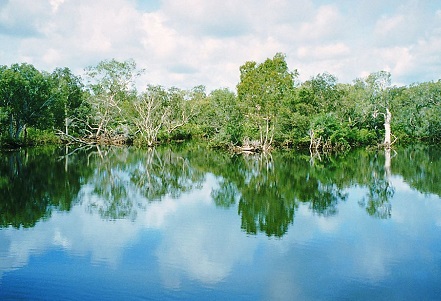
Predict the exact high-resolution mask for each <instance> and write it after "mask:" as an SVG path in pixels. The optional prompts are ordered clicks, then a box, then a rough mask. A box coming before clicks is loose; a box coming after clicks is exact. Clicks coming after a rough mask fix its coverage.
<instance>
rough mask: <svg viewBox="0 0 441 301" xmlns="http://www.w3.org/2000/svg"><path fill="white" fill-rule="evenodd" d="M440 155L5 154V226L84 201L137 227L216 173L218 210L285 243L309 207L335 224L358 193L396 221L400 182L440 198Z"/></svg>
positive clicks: (371, 210) (0, 190) (371, 209)
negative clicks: (144, 215) (151, 211)
mask: <svg viewBox="0 0 441 301" xmlns="http://www.w3.org/2000/svg"><path fill="white" fill-rule="evenodd" d="M424 154H427V155H424ZM439 154H440V151H439V149H433V148H422V147H421V146H419V147H415V148H411V149H404V150H400V152H399V153H398V152H393V153H392V154H391V153H390V151H389V152H388V151H374V152H366V151H362V150H359V151H353V152H350V153H346V154H340V155H337V156H326V157H321V158H318V159H317V158H316V159H315V161H314V164H311V162H310V157H309V156H302V155H296V154H293V153H276V154H273V155H272V156H271V155H264V154H258V155H252V156H238V155H233V156H231V155H230V154H227V153H217V152H214V151H207V150H206V149H204V148H202V147H193V148H191V147H187V148H182V149H179V150H172V149H170V148H164V149H148V150H139V149H131V148H100V147H98V146H93V147H89V148H88V149H80V150H78V149H68V148H66V149H55V148H38V149H26V150H22V151H19V152H8V153H4V154H2V156H1V161H0V163H1V164H0V170H1V176H0V194H1V195H2V196H3V198H2V200H1V202H0V209H1V211H0V214H1V220H0V221H1V225H0V226H2V227H6V226H8V225H12V226H14V227H17V228H19V227H21V226H23V227H32V226H34V225H35V224H36V222H37V221H38V220H40V219H46V218H49V217H50V215H51V211H52V210H54V209H56V210H66V211H69V210H70V209H71V208H72V206H74V204H77V203H81V204H83V205H85V206H86V207H87V208H88V211H89V212H90V213H91V214H95V213H96V214H98V215H99V216H100V217H101V218H103V219H106V220H115V219H122V218H124V219H129V220H131V221H134V220H136V218H137V215H138V214H139V212H143V211H144V210H145V209H146V207H147V206H148V204H150V203H152V202H157V201H161V200H163V198H164V197H171V198H179V197H180V196H181V195H182V194H183V193H186V192H190V191H192V190H194V189H198V188H200V187H202V185H203V183H204V181H205V178H206V176H207V175H208V174H213V175H214V176H215V177H216V179H217V185H216V186H215V187H212V188H211V194H210V195H211V198H212V200H213V202H214V203H215V204H216V206H218V207H222V208H229V207H233V206H236V205H237V206H238V213H239V215H240V217H241V228H242V229H243V230H244V231H246V232H247V233H248V234H257V233H259V232H263V233H265V234H266V235H268V236H276V237H282V236H283V235H284V234H285V233H286V232H287V231H288V229H289V227H290V226H291V225H292V224H293V222H294V218H295V212H296V210H297V208H298V206H299V204H308V207H309V209H310V210H311V211H312V212H314V213H315V214H317V215H323V216H327V217H329V216H333V215H335V214H337V213H338V207H339V203H341V202H345V201H346V199H347V197H348V194H347V192H346V189H347V188H350V187H360V188H363V189H364V190H365V191H366V192H365V194H364V196H362V197H360V199H359V200H358V203H359V205H360V206H361V207H362V208H364V209H365V210H366V212H367V213H368V214H369V215H371V216H373V217H377V218H382V219H384V218H390V217H391V214H392V207H391V203H390V200H391V199H392V198H393V196H394V193H395V188H394V187H393V185H392V182H391V177H392V176H394V175H402V177H403V178H404V180H405V181H406V182H408V183H409V185H410V186H411V187H413V188H415V189H420V190H421V191H422V192H423V193H435V194H438V195H440V194H441V191H440V190H439V185H436V183H439V182H441V179H439V178H440V175H439V170H440V169H439V167H441V166H440V165H441V164H440V157H441V156H440V155H439ZM415 162H417V163H415Z"/></svg>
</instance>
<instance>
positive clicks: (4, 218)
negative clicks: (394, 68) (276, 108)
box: [0, 146, 441, 300]
mask: <svg viewBox="0 0 441 301" xmlns="http://www.w3.org/2000/svg"><path fill="white" fill-rule="evenodd" d="M440 155H441V150H440V149H439V148H438V149H437V148H428V147H422V146H417V147H412V148H407V149H398V150H397V151H396V152H394V151H392V152H390V153H388V152H384V151H372V152H366V151H362V150H359V151H352V152H349V153H347V154H340V155H338V156H323V155H322V156H313V157H312V158H311V157H310V156H309V154H308V155H299V154H295V153H274V154H273V155H271V156H264V155H256V156H232V155H230V154H226V153H222V152H216V151H208V150H207V149H205V148H203V147H201V146H199V147H197V146H193V147H182V148H174V149H170V148H160V149H157V150H155V151H151V150H150V151H148V150H138V149H132V148H96V147H90V148H83V149H74V148H66V149H65V148H60V149H58V148H35V149H28V150H21V151H20V152H4V153H2V154H1V155H0V300H17V299H20V300H97V299H99V300H440V299H441V285H440V284H441V235H440V234H441V198H440V195H441V179H440V176H441V159H440V158H441V156H440Z"/></svg>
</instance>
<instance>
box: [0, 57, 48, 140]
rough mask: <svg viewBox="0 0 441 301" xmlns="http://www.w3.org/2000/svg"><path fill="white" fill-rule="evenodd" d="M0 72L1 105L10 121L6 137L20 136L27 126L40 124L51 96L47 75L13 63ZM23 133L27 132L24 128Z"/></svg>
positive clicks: (46, 111) (31, 67) (43, 119)
mask: <svg viewBox="0 0 441 301" xmlns="http://www.w3.org/2000/svg"><path fill="white" fill-rule="evenodd" d="M2 69H3V70H2V72H1V73H0V76H1V77H0V106H1V107H2V115H3V117H4V116H5V115H6V116H7V117H6V118H7V119H8V124H9V137H10V138H12V139H16V140H17V139H19V138H20V135H21V134H22V132H23V131H25V129H26V127H27V126H36V127H42V124H43V122H44V121H46V119H45V117H47V113H48V107H49V105H50V104H51V102H53V101H54V98H53V97H52V95H51V93H50V92H51V82H50V80H49V75H48V74H46V73H41V72H39V71H38V70H37V69H35V67H34V66H32V65H30V64H26V63H23V64H20V65H19V64H13V65H11V67H10V68H7V69H6V68H5V67H3V68H2ZM25 133H26V131H25Z"/></svg>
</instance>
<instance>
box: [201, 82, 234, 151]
mask: <svg viewBox="0 0 441 301" xmlns="http://www.w3.org/2000/svg"><path fill="white" fill-rule="evenodd" d="M239 110H240V108H239V105H238V102H237V97H236V95H235V94H234V92H232V91H230V90H228V89H217V90H214V91H212V92H211V93H210V95H209V96H208V97H207V98H206V101H205V102H203V103H202V109H201V114H200V116H199V119H198V122H199V124H201V126H202V127H203V131H204V134H205V135H206V136H207V137H208V138H209V139H211V141H212V142H214V143H215V144H218V145H226V144H229V143H233V144H234V145H236V144H238V143H239V142H240V141H241V139H242V131H243V125H242V122H243V115H242V114H240V111H239Z"/></svg>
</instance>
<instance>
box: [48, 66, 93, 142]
mask: <svg viewBox="0 0 441 301" xmlns="http://www.w3.org/2000/svg"><path fill="white" fill-rule="evenodd" d="M52 81H53V86H52V94H53V95H54V97H55V99H56V101H55V102H54V104H53V105H52V106H51V112H52V114H53V118H54V126H55V128H56V129H57V130H59V131H61V132H63V133H64V134H65V135H69V134H71V132H70V131H69V129H74V130H76V131H79V130H80V129H81V128H82V127H84V123H83V122H81V121H82V120H85V116H83V114H84V113H83V112H82V111H81V109H82V108H84V103H83V101H84V92H83V83H82V82H81V78H80V77H79V76H75V75H74V74H73V73H72V72H71V70H70V69H69V68H57V69H55V70H54V72H52Z"/></svg>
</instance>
